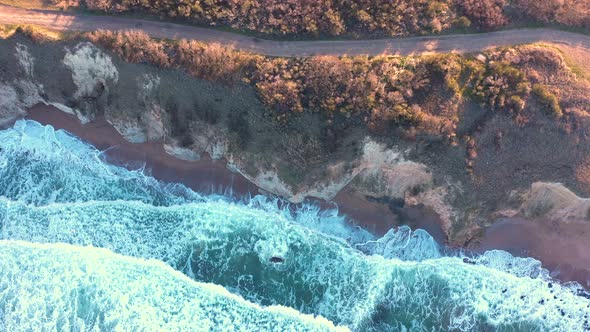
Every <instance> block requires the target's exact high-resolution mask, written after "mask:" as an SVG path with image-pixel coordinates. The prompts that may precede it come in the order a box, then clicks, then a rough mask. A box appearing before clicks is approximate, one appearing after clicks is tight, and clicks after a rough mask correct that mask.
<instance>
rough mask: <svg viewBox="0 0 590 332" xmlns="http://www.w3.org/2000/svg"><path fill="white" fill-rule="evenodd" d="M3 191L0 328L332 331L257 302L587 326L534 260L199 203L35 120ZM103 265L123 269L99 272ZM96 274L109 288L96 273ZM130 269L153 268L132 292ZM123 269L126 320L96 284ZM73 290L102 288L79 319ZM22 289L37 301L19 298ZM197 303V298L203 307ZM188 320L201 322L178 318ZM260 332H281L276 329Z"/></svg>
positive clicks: (387, 321)
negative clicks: (211, 299)
mask: <svg viewBox="0 0 590 332" xmlns="http://www.w3.org/2000/svg"><path fill="white" fill-rule="evenodd" d="M0 196H2V198H0V231H1V232H0V240H1V241H0V253H1V254H2V255H3V257H6V259H3V261H5V262H8V263H1V264H0V270H1V272H2V275H3V276H4V275H10V276H12V277H11V278H18V280H19V282H18V283H8V284H4V285H3V286H0V328H2V327H3V326H8V325H7V324H11V325H10V326H12V327H15V329H17V330H18V329H26V328H27V327H28V326H30V325H27V324H29V319H17V318H15V317H16V316H17V313H18V312H19V311H18V310H21V311H22V310H23V309H26V312H28V313H29V314H30V317H50V319H49V318H48V321H51V322H53V323H51V324H61V323H59V322H62V321H63V320H64V319H66V318H63V317H74V316H75V317H76V319H75V320H76V322H79V323H80V324H83V325H76V326H84V328H79V329H81V330H85V329H88V328H87V327H91V326H94V327H97V326H98V327H99V328H102V329H103V330H105V329H107V330H110V329H121V330H126V329H128V328H127V327H130V326H135V327H136V326H140V325H141V324H142V321H141V319H137V317H140V316H141V315H143V314H141V313H142V312H143V310H144V307H145V310H146V312H155V313H154V314H153V315H154V319H155V320H157V321H155V323H154V322H152V321H146V322H145V323H146V324H161V325H146V327H145V328H146V329H148V330H149V329H152V328H151V327H150V326H160V327H163V328H164V329H171V330H174V329H180V330H182V328H180V327H181V326H189V325H190V324H193V326H194V324H195V319H197V320H199V319H203V326H213V325H207V324H216V321H215V320H213V321H210V320H209V321H208V320H207V319H208V318H207V317H209V316H207V315H213V316H215V315H217V314H216V312H217V311H216V310H221V309H219V308H222V307H231V308H235V310H233V309H232V310H233V311H231V312H230V313H228V314H227V316H223V318H222V319H223V324H234V326H237V327H239V326H243V328H244V329H251V327H252V326H254V325H252V324H263V323H261V322H263V321H264V322H269V321H271V320H278V321H282V322H285V324H287V325H289V324H291V325H289V326H291V327H293V329H295V330H301V329H303V328H299V327H296V325H293V324H301V326H306V327H308V328H310V329H316V328H317V329H321V328H329V324H328V325H326V324H327V323H326V321H324V320H319V321H312V320H311V318H310V317H309V316H302V315H299V314H298V313H295V312H293V311H289V314H288V315H287V316H288V318H285V317H283V316H281V315H279V314H277V315H272V314H269V313H268V312H269V311H268V310H266V311H265V310H263V309H261V308H260V307H258V305H261V306H271V305H281V306H285V307H290V308H293V309H295V310H297V311H299V312H301V313H302V314H313V315H321V316H322V317H325V319H328V320H330V321H331V322H333V323H334V324H335V325H340V326H343V327H347V328H350V329H352V330H357V331H369V330H374V331H386V330H393V331H398V330H411V331H450V330H453V331H455V330H460V331H474V330H478V331H487V330H490V331H548V330H551V331H581V330H584V329H590V324H589V323H588V319H589V316H588V315H589V312H590V300H588V299H587V298H585V297H583V296H579V295H578V292H579V287H577V286H576V285H573V284H572V285H561V284H559V283H556V282H555V281H553V280H551V279H550V278H549V277H548V275H547V271H545V270H543V269H542V268H541V264H540V263H539V262H538V261H536V260H534V259H530V258H528V259H527V258H515V257H512V256H511V255H509V254H508V253H505V252H502V251H490V252H487V253H485V254H484V255H481V256H478V257H470V258H467V257H462V256H459V255H454V256H448V255H446V254H445V252H444V250H442V248H439V246H438V245H437V244H436V242H435V241H434V240H433V239H432V237H430V236H429V235H428V233H426V232H425V231H422V230H418V231H410V230H409V229H408V228H400V229H397V230H392V231H390V232H389V233H388V234H386V235H385V236H384V237H383V238H381V239H374V238H372V236H371V235H370V234H368V233H366V232H363V231H361V230H358V229H356V228H352V227H349V226H348V225H347V224H346V223H345V220H344V218H343V217H340V216H338V214H337V213H336V211H327V212H326V211H323V212H322V211H319V209H317V208H316V207H314V206H310V205H299V206H296V207H284V206H283V204H278V202H277V201H276V200H273V199H268V198H265V197H254V198H253V199H251V200H248V201H247V202H244V201H238V202H236V201H231V200H230V199H227V198H224V197H221V196H204V195H200V194H198V193H195V192H193V191H191V190H189V189H187V188H185V187H184V186H182V185H175V184H165V183H161V182H158V181H156V180H155V179H153V178H151V177H149V176H146V175H144V173H142V172H141V171H128V170H125V169H123V168H119V167H115V166H112V165H108V164H106V163H104V162H103V161H102V160H101V154H100V152H99V151H97V150H95V149H94V148H92V147H91V146H88V145H86V144H84V143H82V142H80V141H79V140H77V139H76V138H74V137H72V136H69V135H68V134H66V133H65V132H62V131H54V130H53V128H51V127H49V126H47V127H44V126H41V125H39V124H38V123H35V122H32V121H19V122H18V123H17V124H16V125H15V127H14V128H13V129H9V130H6V131H2V132H0ZM14 240H18V241H26V242H13V241H14ZM60 243H66V244H71V245H74V246H64V245H62V244H60ZM41 244H43V245H41ZM98 248H105V249H107V250H104V249H98ZM49 253H50V254H49ZM119 255H122V256H119ZM68 256H72V257H74V256H75V257H81V258H80V259H81V260H83V263H81V262H80V261H78V260H71V262H70V260H68V259H66V257H68ZM105 257H106V258H105ZM142 259H151V261H145V260H142ZM105 260H110V261H117V262H120V263H117V264H114V265H113V266H110V267H109V268H106V267H105V268H104V271H102V269H103V266H104V265H102V264H104V261H105ZM154 260H155V261H154ZM124 262H132V263H128V264H127V263H124ZM157 262H161V263H157ZM80 264H82V265H84V266H86V267H85V268H81V267H80V266H81V265H80ZM154 264H156V265H158V268H157V269H154V268H153V267H152V266H153V265H154ZM40 265H43V266H45V267H44V268H43V269H40V268H39V267H38V266H40ZM144 265H145V266H144ZM92 266H96V267H93V268H92V270H89V268H88V267H92ZM148 266H149V267H148ZM166 266H169V267H171V268H167V267H166ZM39 269H40V270H39ZM97 269H100V270H101V272H100V278H103V279H100V278H98V277H97V279H96V280H95V279H94V278H93V277H92V275H94V274H95V273H96V271H97ZM130 269H138V270H141V269H150V271H152V270H157V271H153V273H152V272H149V273H145V274H144V277H143V278H142V280H145V281H146V282H145V283H137V281H135V279H134V278H136V277H134V276H132V275H130V272H129V270H130ZM31 271H39V272H31ZM52 271H53V272H52ZM179 273H182V274H183V275H184V276H186V277H188V278H185V277H182V278H184V279H182V280H184V281H183V282H184V284H190V287H189V286H184V284H182V283H181V284H178V286H177V287H176V286H174V285H175V283H172V282H168V283H166V282H164V283H161V282H160V281H159V280H160V279H163V280H172V279H174V278H180V274H179ZM117 274H121V275H122V276H124V277H121V278H118V279H117V280H118V281H117V282H118V283H119V284H118V285H119V286H117V287H122V288H123V287H124V288H125V289H127V290H130V291H133V292H134V294H135V295H134V297H133V298H134V299H136V298H137V299H136V300H134V301H130V302H128V303H127V306H126V310H129V311H121V310H118V309H117V305H115V304H114V302H117V301H119V300H117V299H119V298H120V297H121V296H123V295H121V294H119V293H116V291H115V290H113V294H109V289H108V288H100V287H98V286H97V287H98V288H92V286H91V284H92V283H93V282H94V281H96V282H97V283H100V282H105V281H104V280H110V279H108V278H114V277H113V276H114V275H117ZM59 276H64V277H65V279H67V282H65V283H64V284H60V285H61V286H60V287H59V288H58V287H57V286H56V287H54V288H53V290H54V292H53V293H52V291H51V290H47V291H46V292H45V291H43V292H39V293H38V294H37V293H35V292H32V291H30V289H31V287H35V285H37V284H42V285H44V287H45V286H46V287H53V286H50V285H51V283H52V281H50V280H54V279H55V278H58V277H59ZM2 279H4V277H3V278H2ZM99 279H100V280H99ZM80 280H84V282H85V284H84V289H86V288H87V287H91V288H92V289H97V290H96V292H94V293H92V292H91V293H89V294H90V295H88V296H85V297H84V301H82V303H79V304H76V305H75V306H74V307H75V308H74V309H72V306H73V304H72V301H73V300H72V299H73V298H72V295H71V294H72V293H75V292H78V291H79V289H80V286H79V285H80V282H81V281H80ZM150 280H152V281H153V282H149V281H150ZM203 283H207V284H203ZM211 283H213V284H217V285H219V286H222V287H224V288H225V289H226V290H228V291H229V292H231V293H233V294H235V295H229V293H227V292H226V291H225V290H223V289H222V288H221V287H217V286H210V285H211ZM163 285H165V286H163ZM202 285H208V286H207V287H210V288H211V287H212V288H211V289H214V290H215V291H214V292H213V293H215V296H217V298H219V299H222V300H216V301H217V302H215V304H210V305H209V304H207V305H200V306H199V304H194V303H193V302H192V301H190V300H183V299H185V296H186V292H187V291H186V288H187V287H189V288H191V289H193V288H195V289H196V288H199V287H202ZM134 287H138V288H141V289H143V290H144V291H143V292H142V291H139V290H135V288H134ZM166 287H168V288H166ZM56 289H59V292H55V290H56ZM98 289H100V291H99V290H98ZM28 290H29V291H30V292H29V293H26V291H28ZM22 292H25V293H26V294H27V296H28V297H27V298H30V300H27V301H30V303H29V302H27V301H24V300H22V299H19V298H23V297H19V298H17V297H18V296H17V295H16V294H23V293H22ZM105 292H106V293H105ZM166 292H169V293H166ZM193 292H196V293H195V294H196V295H194V296H193V297H196V298H200V297H205V298H208V296H209V295H201V293H199V292H200V290H198V291H193ZM68 294H69V295H68ZM170 294H179V295H178V297H179V299H178V300H177V299H176V297H177V295H170ZM207 294H209V293H207ZM236 295H237V296H236ZM54 297H55V298H54ZM162 297H164V299H163V298H162ZM52 301H54V302H55V304H51V303H53V302H52ZM167 301H170V302H167ZM223 301H229V302H227V303H230V302H231V304H223V303H225V302H223ZM232 301H233V302H232ZM247 301H249V302H250V303H254V304H256V305H250V304H247ZM41 302H44V303H46V305H47V303H49V304H50V305H49V306H50V309H48V307H46V306H42V305H39V304H38V303H41ZM222 302H223V303H222ZM146 303H149V304H150V305H151V306H147V307H146ZM220 303H221V304H220ZM160 306H162V307H161V308H159V307H160ZM243 306H251V307H252V308H254V307H255V308H256V309H251V310H250V309H248V310H246V309H241V308H242V307H243ZM98 307H100V310H98V309H96V308H98ZM148 307H149V308H148ZM193 307H194V308H193ZM248 308H250V307H248ZM159 310H161V311H162V312H159ZM103 311H104V312H108V313H110V314H113V315H116V317H117V318H116V319H113V320H110V321H109V322H110V323H109V324H111V325H108V326H107V325H100V324H98V325H97V321H99V320H98V318H97V317H100V315H104V314H101V313H102V312H103ZM193 311H195V312H197V311H198V313H199V314H195V315H192V316H191V315H178V313H180V312H183V313H184V312H193ZM79 312H83V313H85V314H79ZM89 312H91V313H90V314H88V313H89ZM270 312H273V313H274V312H275V311H273V310H270ZM281 312H282V311H281ZM115 313H116V314H115ZM97 315H98V316H97ZM138 315H140V316H138ZM219 315H221V314H219ZM160 317H161V318H160ZM195 317H196V318H195ZM252 317H255V318H252ZM71 319H73V318H71ZM220 319H221V318H220ZM211 322H213V323H211ZM3 324H4V325H3ZM19 324H21V325H19ZM48 324H49V323H48ZM69 324H73V323H69ZM101 324H102V323H101ZM128 324H136V325H128ZM137 324H139V325H137ZM162 324H163V325H162ZM166 324H170V325H166ZM182 324H185V325H182ZM240 324H244V325H240ZM318 324H319V325H318ZM322 324H323V325H322ZM56 326H57V325H56ZM68 326H74V325H68ZM260 326H261V329H263V330H272V329H275V330H282V328H280V327H279V326H280V325H272V324H270V323H267V325H264V324H263V325H260ZM74 330H75V329H74ZM205 330H207V329H206V328H205Z"/></svg>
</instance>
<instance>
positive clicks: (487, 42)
mask: <svg viewBox="0 0 590 332" xmlns="http://www.w3.org/2000/svg"><path fill="white" fill-rule="evenodd" d="M0 23H5V24H35V25H39V26H43V27H47V28H52V29H55V30H77V31H92V30H96V29H108V30H125V29H139V30H143V31H145V32H146V33H148V34H149V35H151V36H153V37H158V38H170V39H181V38H186V39H196V40H201V41H204V42H219V43H222V44H226V45H233V46H234V47H235V48H236V49H239V50H244V51H249V52H253V53H259V54H265V55H269V56H311V55H379V54H397V55H417V54H427V53H449V52H455V53H471V52H478V51H482V50H485V49H489V48H494V47H498V46H507V45H515V44H526V43H533V42H551V43H565V44H567V45H570V46H575V47H582V48H585V49H588V50H590V36H588V35H584V34H578V33H573V32H566V31H560V30H553V29H518V30H507V31H498V32H490V33H482V34H466V35H445V36H428V37H409V38H397V39H396V38H389V39H378V40H338V41H336V40H330V41H271V40H262V39H258V38H253V37H251V36H245V35H240V34H237V33H231V32H224V31H219V30H214V29H207V28H199V27H194V26H187V25H179V24H173V23H165V22H158V21H150V20H141V19H134V18H127V17H113V16H96V15H84V14H71V13H62V12H57V11H49V10H27V9H21V8H15V7H10V6H5V5H0Z"/></svg>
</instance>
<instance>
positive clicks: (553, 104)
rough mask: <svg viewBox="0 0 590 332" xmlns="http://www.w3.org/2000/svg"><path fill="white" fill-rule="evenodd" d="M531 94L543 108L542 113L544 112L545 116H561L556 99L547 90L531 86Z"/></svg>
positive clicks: (536, 85) (540, 86)
mask: <svg viewBox="0 0 590 332" xmlns="http://www.w3.org/2000/svg"><path fill="white" fill-rule="evenodd" d="M532 92H533V94H534V95H535V96H536V97H537V99H538V100H539V102H540V103H541V105H542V106H543V111H545V112H546V113H547V114H549V115H552V116H555V117H560V116H562V115H563V112H562V110H561V107H560V106H559V101H558V100H557V97H555V95H554V94H552V93H551V92H550V91H549V90H547V88H545V87H544V86H543V85H541V84H535V85H533V90H532Z"/></svg>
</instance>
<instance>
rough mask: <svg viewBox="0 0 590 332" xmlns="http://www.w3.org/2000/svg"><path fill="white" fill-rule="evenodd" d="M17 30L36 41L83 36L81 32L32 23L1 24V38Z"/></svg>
mask: <svg viewBox="0 0 590 332" xmlns="http://www.w3.org/2000/svg"><path fill="white" fill-rule="evenodd" d="M16 32H20V33H23V34H25V35H27V36H29V37H30V38H31V39H33V40H34V41H36V42H47V41H60V40H68V39H73V38H77V37H80V36H82V33H81V32H75V31H58V30H53V29H48V28H44V27H40V26H37V25H31V24H0V38H2V39H6V38H10V37H11V36H12V35H14V34H15V33H16Z"/></svg>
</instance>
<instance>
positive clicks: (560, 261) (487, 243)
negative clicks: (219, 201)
mask: <svg viewBox="0 0 590 332" xmlns="http://www.w3.org/2000/svg"><path fill="white" fill-rule="evenodd" d="M27 118H28V119H31V120H35V121H37V122H40V123H42V124H46V125H47V124H49V125H52V126H53V127H54V128H56V129H64V130H67V131H68V132H70V133H72V134H73V135H76V136H77V137H79V138H81V139H82V140H84V141H86V142H88V143H90V144H92V145H94V146H96V147H97V148H98V149H99V150H102V151H105V152H104V153H105V156H106V159H107V160H108V161H109V162H112V163H115V164H117V165H121V166H125V167H128V168H131V169H137V168H138V167H139V166H142V165H145V167H146V170H147V171H148V173H149V174H151V175H152V176H154V177H155V178H157V179H159V180H162V181H166V182H179V183H183V184H185V185H186V186H188V187H190V188H191V189H193V190H195V191H199V192H203V193H223V194H230V195H232V196H234V197H237V198H240V197H243V196H248V195H251V194H256V193H258V188H257V187H256V186H255V185H254V184H252V183H251V182H250V181H248V180H247V179H246V178H244V177H243V176H242V175H240V174H238V173H233V172H231V171H230V170H229V169H227V167H226V161H225V160H212V159H211V158H209V157H208V156H203V158H202V159H201V160H199V161H184V160H180V159H177V158H175V157H173V156H170V155H168V154H167V153H166V152H165V151H164V149H163V147H162V145H161V144H160V143H141V144H134V143H129V142H128V141H126V140H125V139H124V138H123V137H122V136H121V135H120V134H119V133H118V132H117V131H116V130H115V129H114V128H113V127H112V126H111V125H110V124H109V123H108V122H107V121H106V120H105V119H104V118H102V117H98V118H97V119H95V120H94V121H92V122H91V123H88V124H81V123H80V122H79V121H78V119H77V118H76V117H74V116H72V115H70V114H66V113H63V112H61V111H59V110H57V109H56V108H54V107H51V106H46V105H36V106H34V107H33V108H31V109H30V110H29V115H28V116H27ZM310 201H312V202H314V203H316V204H318V205H319V206H320V207H322V208H325V209H330V208H334V206H335V205H336V206H338V209H339V212H340V213H342V214H344V215H346V216H347V217H348V218H349V219H350V221H351V222H352V223H353V224H355V225H359V226H361V227H363V228H365V229H367V230H368V231H371V232H373V233H374V234H376V235H377V236H381V235H383V234H385V233H386V232H387V231H388V230H389V229H391V228H392V227H395V226H398V225H400V224H407V225H409V226H410V227H411V228H412V229H416V228H422V229H425V230H426V231H428V232H429V233H430V234H431V235H432V236H433V237H434V239H435V240H437V241H438V242H439V243H446V236H445V233H444V232H443V230H442V228H441V225H440V219H439V218H438V216H437V215H436V214H435V213H433V212H431V211H428V210H427V209H425V208H423V207H421V206H410V207H402V206H395V203H388V204H387V203H383V202H376V201H370V200H367V199H366V198H365V197H363V196H359V195H356V194H354V193H350V192H347V191H346V190H343V191H342V192H340V193H339V194H338V195H337V196H336V197H335V199H334V201H333V202H326V201H322V200H317V199H314V200H310ZM470 249H473V250H475V251H477V252H479V251H485V250H491V249H501V250H506V251H508V252H510V253H511V254H513V255H516V256H522V257H525V256H526V257H533V258H535V259H539V260H540V261H542V262H543V266H544V267H546V268H548V269H549V270H550V271H552V274H553V275H554V276H555V277H556V278H558V279H560V280H563V281H577V282H579V283H580V284H582V285H583V286H585V287H586V288H590V254H588V253H590V222H587V223H585V222H576V223H564V224H556V223H551V222H548V221H537V220H535V221H531V220H525V219H518V218H509V219H508V218H507V219H502V220H498V221H497V222H495V223H493V225H492V226H490V227H489V228H488V229H487V230H486V231H485V234H484V236H483V238H482V239H481V241H480V242H479V244H478V245H477V246H475V247H473V248H470Z"/></svg>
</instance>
